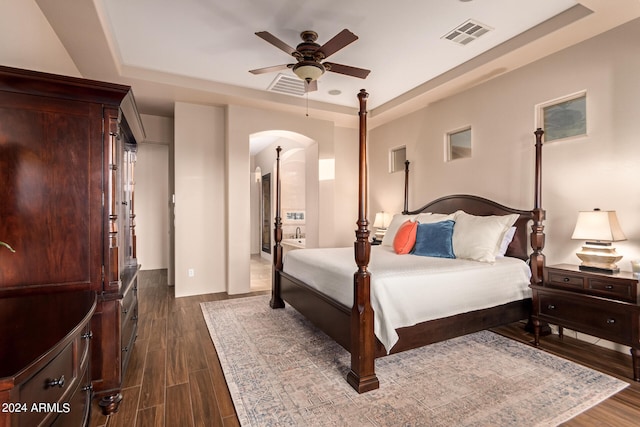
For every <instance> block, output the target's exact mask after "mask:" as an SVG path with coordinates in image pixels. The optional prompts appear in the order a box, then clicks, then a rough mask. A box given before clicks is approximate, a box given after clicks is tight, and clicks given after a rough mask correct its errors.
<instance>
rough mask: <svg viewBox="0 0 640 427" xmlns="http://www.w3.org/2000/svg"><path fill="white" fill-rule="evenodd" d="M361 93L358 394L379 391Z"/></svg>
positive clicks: (355, 315) (353, 379) (355, 335)
mask: <svg viewBox="0 0 640 427" xmlns="http://www.w3.org/2000/svg"><path fill="white" fill-rule="evenodd" d="M368 96H369V94H368V93H367V92H366V91H365V90H364V89H362V90H361V91H360V93H358V100H359V101H360V112H359V113H358V114H359V116H360V157H359V181H358V222H357V225H358V229H357V230H356V241H355V243H354V254H355V259H356V264H357V266H358V270H357V271H356V272H355V273H354V275H353V307H352V309H351V370H350V371H349V373H348V374H347V382H348V383H349V384H350V385H351V387H353V388H354V389H355V390H356V391H357V392H358V393H364V392H367V391H370V390H374V389H377V388H378V387H380V383H379V382H378V377H376V373H375V362H374V350H375V339H376V338H375V335H374V330H373V308H372V307H371V298H370V274H369V271H368V269H367V266H368V265H369V257H370V254H371V242H369V229H368V228H367V226H368V225H369V221H368V220H367V97H368Z"/></svg>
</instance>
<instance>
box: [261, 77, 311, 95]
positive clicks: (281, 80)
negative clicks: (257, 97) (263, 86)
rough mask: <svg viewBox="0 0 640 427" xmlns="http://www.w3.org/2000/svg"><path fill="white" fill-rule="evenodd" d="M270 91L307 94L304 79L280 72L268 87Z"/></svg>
mask: <svg viewBox="0 0 640 427" xmlns="http://www.w3.org/2000/svg"><path fill="white" fill-rule="evenodd" d="M267 90H268V91H270V92H278V93H286V94H287V95H296V96H302V95H304V94H305V91H304V81H303V80H300V79H299V78H298V77H292V76H287V75H285V74H278V75H277V76H276V78H275V79H274V80H273V82H271V85H269V87H268V88H267Z"/></svg>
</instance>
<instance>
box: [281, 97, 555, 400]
mask: <svg viewBox="0 0 640 427" xmlns="http://www.w3.org/2000/svg"><path fill="white" fill-rule="evenodd" d="M367 96H368V94H367V93H366V92H365V91H364V90H361V91H360V93H359V94H358V99H359V103H360V111H359V116H360V129H359V131H360V132H359V139H360V141H359V143H360V154H359V157H360V158H359V195H358V205H359V212H358V220H357V223H356V224H357V230H356V241H355V243H354V255H355V264H356V265H355V267H357V270H356V271H355V273H353V270H354V265H353V258H351V255H350V254H351V251H350V250H349V249H348V248H338V249H304V250H299V251H292V252H289V253H288V254H287V262H286V266H285V265H284V264H285V263H284V260H283V251H282V247H281V241H282V222H281V216H280V215H281V212H280V151H281V148H280V147H278V148H277V161H276V219H275V230H274V236H275V245H274V251H273V264H274V265H273V277H272V295H271V301H270V306H271V307H272V308H282V307H284V302H285V301H287V302H288V303H289V304H291V305H292V306H293V307H294V308H295V309H296V310H298V311H299V312H300V313H302V314H303V315H305V316H306V317H307V318H308V319H309V320H310V321H312V322H313V323H314V324H315V325H316V326H318V327H319V328H320V329H322V330H323V331H324V332H326V333H327V334H328V335H329V336H331V337H332V338H333V339H335V340H336V341H337V342H338V343H339V344H341V345H342V346H343V347H344V348H346V349H347V350H348V351H350V353H351V369H350V372H349V373H348V375H347V381H348V382H349V384H350V385H351V386H352V387H353V388H354V389H355V390H357V391H358V392H359V393H363V392H366V391H369V390H373V389H376V388H378V387H379V382H378V378H377V377H376V374H375V363H374V360H375V358H376V357H381V356H384V355H386V354H391V353H397V352H401V351H405V350H409V349H412V348H417V347H421V346H424V345H427V344H431V343H435V342H438V341H443V340H446V339H450V338H453V337H457V336H461V335H465V334H469V333H473V332H477V331H480V330H484V329H488V328H492V327H496V326H499V325H504V324H508V323H512V322H515V321H519V320H522V319H527V318H528V317H529V315H530V308H531V297H530V295H531V294H530V290H529V288H528V285H529V283H535V284H539V283H541V282H542V269H543V266H544V255H543V254H542V248H543V246H544V232H543V230H544V227H543V225H542V221H543V219H544V215H545V214H544V210H543V209H542V208H541V148H542V142H541V139H542V134H543V132H542V130H541V129H538V130H537V131H536V132H535V136H536V143H535V147H536V157H535V175H536V176H535V189H534V193H535V194H534V207H533V209H532V210H519V209H513V208H509V207H506V206H503V205H500V204H498V203H496V202H493V201H490V200H487V199H484V198H481V197H477V196H470V195H454V196H447V197H442V198H440V199H438V200H435V201H432V202H430V203H427V204H426V205H424V206H423V207H422V208H420V209H418V210H415V211H409V209H408V180H409V168H408V166H409V163H408V162H406V164H405V166H406V167H405V192H404V193H405V194H404V212H403V215H404V216H402V217H399V220H398V222H402V221H403V220H404V219H407V220H411V221H412V222H419V223H422V220H423V219H424V220H425V222H426V223H429V222H435V221H436V220H435V219H432V218H440V219H442V220H451V219H455V218H458V221H459V224H461V225H460V228H462V227H463V225H462V224H463V220H464V221H468V222H467V224H471V225H472V226H473V224H474V221H477V220H478V218H479V217H483V218H481V219H480V220H484V219H488V220H493V219H496V218H506V217H509V218H510V221H509V226H508V227H507V228H509V229H510V230H511V232H512V233H513V238H512V239H511V240H510V242H509V241H508V240H505V241H504V243H503V244H504V246H505V247H506V251H505V252H504V256H503V257H501V256H498V257H497V258H495V259H494V258H492V259H490V260H489V261H490V262H479V261H477V260H468V259H451V258H446V257H444V258H432V257H430V256H426V257H420V256H414V255H397V254H396V252H395V251H394V247H393V246H391V245H389V244H386V245H385V242H384V241H383V245H380V246H375V247H374V248H372V247H371V243H370V241H369V230H368V225H369V222H368V220H367V218H366V208H367V164H366V159H367V154H366V132H367V127H366V114H367V112H366V99H367ZM459 211H464V212H463V213H460V212H459ZM439 214H449V215H448V216H445V215H439ZM418 215H423V216H421V217H418ZM425 215H426V217H425ZM462 215H464V217H463V216H462ZM484 217H486V218H484ZM395 219H396V218H395V217H394V221H395ZM500 221H502V220H501V219H500ZM449 222H451V221H449ZM456 225H457V223H456ZM503 225H504V224H503ZM529 225H530V227H529ZM453 233H454V244H455V237H456V236H455V227H454V231H453ZM472 234H473V233H472ZM528 236H529V239H528V238H527V237H528ZM386 238H387V236H385V239H386ZM528 242H529V243H530V246H531V250H528V247H527V246H528ZM507 243H508V246H506V245H507ZM345 251H349V255H348V256H346V255H347V253H346V252H345ZM345 260H346V261H345ZM370 261H371V265H370ZM345 263H346V264H345ZM527 263H528V264H527ZM290 264H291V266H290V267H289V265H290ZM370 267H371V268H370ZM394 268H401V269H402V270H400V271H398V270H394ZM345 269H346V270H345ZM454 270H455V271H454ZM480 270H482V271H480ZM503 270H504V271H507V270H509V271H510V272H509V273H504V272H503ZM523 270H525V271H526V272H523ZM345 271H347V273H346V274H345ZM485 271H486V272H489V275H488V276H485ZM495 271H498V273H495V274H497V276H496V275H495V274H494V273H492V272H495ZM428 274H431V276H430V277H427V276H428ZM452 274H458V276H452ZM492 274H493V275H492ZM425 275H427V276H425ZM450 277H453V278H450ZM483 277H484V279H483ZM351 281H352V282H351ZM430 281H431V282H433V281H435V282H437V285H438V286H433V285H431V288H428V289H425V290H421V288H425V287H426V285H425V283H427V282H430ZM321 282H324V283H325V285H322V283H321ZM350 282H351V283H352V284H353V287H351V284H350ZM512 282H518V285H517V286H511V287H510V285H511V284H512ZM497 283H504V284H505V285H506V287H504V286H503V287H502V288H500V289H498V287H497V285H496V284H497ZM441 284H442V286H440V285H441ZM325 286H328V287H329V288H333V290H331V289H329V290H327V289H326V287H325ZM443 289H450V290H451V292H444V291H443ZM474 289H475V290H474ZM504 289H506V290H504ZM391 290H393V292H391ZM478 290H479V292H478ZM420 293H423V294H426V296H425V297H423V298H419V296H418V295H419V294H420ZM489 294H492V295H493V297H490V296H489ZM403 295H404V296H403ZM470 301H476V302H475V303H474V302H470ZM394 304H395V305H394ZM474 304H475V305H474ZM383 312H384V313H383ZM434 313H435V314H434Z"/></svg>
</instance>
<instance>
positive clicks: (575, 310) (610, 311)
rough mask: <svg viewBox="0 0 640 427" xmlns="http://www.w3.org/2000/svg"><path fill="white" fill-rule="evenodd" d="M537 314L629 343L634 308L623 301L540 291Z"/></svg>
mask: <svg viewBox="0 0 640 427" xmlns="http://www.w3.org/2000/svg"><path fill="white" fill-rule="evenodd" d="M538 304H539V306H538V313H539V317H540V318H541V319H543V320H547V321H548V322H550V323H554V324H559V325H561V326H566V327H568V328H571V329H575V330H577V331H580V332H584V333H586V334H591V335H595V336H598V337H601V338H604V339H608V340H610V341H615V342H619V343H623V344H627V345H630V344H631V342H632V328H631V325H632V320H633V312H632V310H630V309H627V308H626V307H625V306H624V305H622V304H615V303H613V304H603V303H602V302H601V301H600V302H599V301H593V300H590V299H588V298H579V297H567V296H561V297H560V296H557V295H547V294H544V293H540V294H539V299H538Z"/></svg>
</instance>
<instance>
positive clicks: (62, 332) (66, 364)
mask: <svg viewBox="0 0 640 427" xmlns="http://www.w3.org/2000/svg"><path fill="white" fill-rule="evenodd" d="M95 308H96V293H95V292H94V291H80V292H69V293H63V292H59V293H56V294H51V295H47V294H41V295H32V296H20V297H14V298H2V299H0V342H1V343H2V344H1V345H0V425H2V426H6V427H9V426H41V425H42V426H50V425H60V426H83V425H86V424H87V422H88V420H89V413H90V409H91V389H92V387H91V378H90V371H89V366H90V341H91V337H92V333H91V317H92V316H93V313H94V310H95ZM25 336H26V337H30V338H31V339H28V340H27V339H25Z"/></svg>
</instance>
